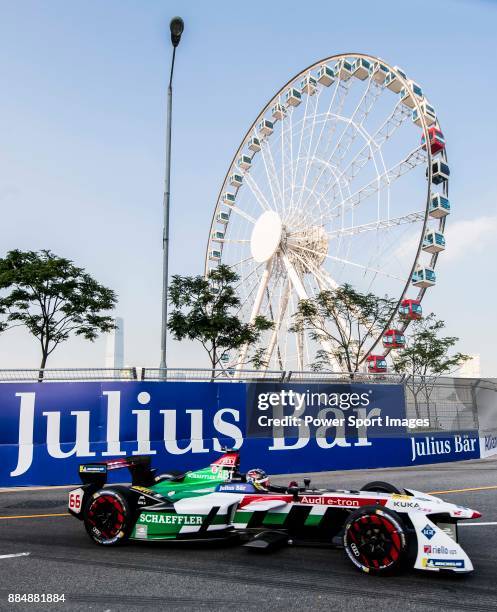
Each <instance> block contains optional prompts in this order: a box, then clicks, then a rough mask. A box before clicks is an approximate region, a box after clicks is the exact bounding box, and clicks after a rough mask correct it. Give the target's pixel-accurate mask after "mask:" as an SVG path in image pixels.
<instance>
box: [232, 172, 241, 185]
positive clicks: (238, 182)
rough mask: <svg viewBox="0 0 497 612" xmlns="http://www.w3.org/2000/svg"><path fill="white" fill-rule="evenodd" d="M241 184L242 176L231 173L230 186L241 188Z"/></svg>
mask: <svg viewBox="0 0 497 612" xmlns="http://www.w3.org/2000/svg"><path fill="white" fill-rule="evenodd" d="M242 183H243V176H242V175H241V174H236V172H235V173H233V174H232V175H231V176H230V185H233V187H241V185H242Z"/></svg>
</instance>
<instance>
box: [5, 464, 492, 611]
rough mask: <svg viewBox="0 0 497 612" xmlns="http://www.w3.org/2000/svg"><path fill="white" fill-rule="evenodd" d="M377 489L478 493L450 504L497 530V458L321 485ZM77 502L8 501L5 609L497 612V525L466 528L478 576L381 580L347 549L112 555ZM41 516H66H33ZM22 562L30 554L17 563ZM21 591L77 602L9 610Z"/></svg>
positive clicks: (152, 548)
mask: <svg viewBox="0 0 497 612" xmlns="http://www.w3.org/2000/svg"><path fill="white" fill-rule="evenodd" d="M289 479H290V478H289V477H288V476H287V477H281V476H279V477H275V478H274V479H273V481H274V482H287V481H288V480H289ZM371 480H387V481H389V482H392V483H393V484H397V485H398V486H406V487H412V488H415V489H418V490H421V491H427V492H432V491H448V490H459V489H468V488H472V489H478V490H474V491H458V492H453V493H443V494H441V497H443V498H444V499H447V500H450V501H454V502H455V503H458V504H460V505H467V506H469V507H472V508H474V509H476V510H479V511H480V512H481V513H482V518H481V519H478V521H472V523H477V522H480V523H481V522H495V523H497V503H496V500H497V458H496V459H492V460H485V461H470V462H465V463H453V464H443V465H438V466H425V467H418V468H405V469H404V468H403V469H388V470H369V471H354V472H333V473H325V474H323V473H320V474H315V475H313V480H312V482H313V484H314V485H329V486H332V487H336V488H355V487H359V486H361V485H364V484H365V483H366V482H368V481H371ZM484 487H490V488H484ZM66 498H67V489H62V488H52V489H43V490H30V491H27V490H21V491H19V490H16V491H14V492H12V491H9V492H5V491H0V610H2V611H3V610H9V611H10V610H12V611H15V610H44V611H45V610H50V611H52V610H60V611H63V610H98V611H101V612H104V611H112V612H120V611H123V612H124V611H126V612H132V611H134V610H136V611H140V612H143V610H189V611H190V610H204V609H205V610H226V611H227V610H230V611H231V612H232V611H233V609H234V608H236V609H238V610H241V611H245V610H260V611H264V610H269V609H271V610H293V609H295V610H300V609H303V610H325V609H334V610H361V611H364V610H383V609H387V610H395V609H399V610H419V611H423V612H427V611H431V610H437V611H439V610H441V609H442V610H454V611H457V610H474V611H478V610H492V609H493V610H495V609H497V524H494V525H479V526H471V527H469V526H467V527H461V529H460V531H459V533H460V539H461V543H462V545H463V547H464V548H465V550H466V551H467V552H468V554H469V556H470V557H471V559H472V560H473V564H474V566H475V571H474V572H473V574H471V575H468V576H451V575H436V574H432V573H426V574H425V573H423V572H414V571H410V572H407V573H405V574H403V575H401V576H398V577H393V578H375V577H371V576H367V575H364V574H361V573H359V572H358V571H357V570H355V569H354V568H353V567H352V565H351V564H350V562H349V561H348V559H347V558H346V557H345V554H344V552H343V551H341V550H330V549H326V548H303V547H295V548H285V549H282V550H280V551H278V552H276V553H273V554H271V555H255V554H254V553H250V552H249V551H248V550H246V549H244V548H240V547H237V546H229V547H226V546H216V547H213V546H199V545H193V546H192V545H188V546H185V545H162V544H153V545H150V544H148V545H147V544H135V543H133V544H129V545H127V546H124V547H121V548H116V549H106V548H100V547H97V546H95V545H94V544H93V543H92V542H91V541H90V539H89V538H88V536H87V535H86V533H85V531H84V528H83V526H82V524H81V523H79V521H76V520H74V519H73V518H71V517H69V516H68V515H67V516H66V514H65V504H66ZM41 514H46V515H56V516H44V517H41V516H38V517H32V516H31V515H41ZM59 514H62V516H57V515H59ZM5 517H8V518H5ZM15 517H18V518H15ZM21 517H29V518H21ZM19 553H29V555H24V556H18V557H11V556H6V555H14V554H19ZM9 593H39V594H42V593H45V594H47V593H57V594H62V593H63V594H64V595H65V599H66V601H65V603H52V604H46V605H43V604H35V603H31V604H15V603H8V594H9Z"/></svg>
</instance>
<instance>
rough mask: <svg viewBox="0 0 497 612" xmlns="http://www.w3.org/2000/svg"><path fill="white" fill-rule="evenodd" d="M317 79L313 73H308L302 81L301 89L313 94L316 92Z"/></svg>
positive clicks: (303, 91) (310, 94)
mask: <svg viewBox="0 0 497 612" xmlns="http://www.w3.org/2000/svg"><path fill="white" fill-rule="evenodd" d="M316 89H317V81H316V79H315V78H314V77H313V76H312V75H311V74H308V75H307V76H306V77H305V78H304V79H302V81H300V91H301V92H302V93H306V94H308V95H309V96H313V95H314V94H315V93H316Z"/></svg>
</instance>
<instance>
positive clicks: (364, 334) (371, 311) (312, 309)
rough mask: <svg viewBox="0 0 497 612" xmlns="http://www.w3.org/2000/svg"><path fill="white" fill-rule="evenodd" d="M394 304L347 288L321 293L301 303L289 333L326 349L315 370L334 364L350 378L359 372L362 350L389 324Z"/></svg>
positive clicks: (387, 299) (318, 359)
mask: <svg viewBox="0 0 497 612" xmlns="http://www.w3.org/2000/svg"><path fill="white" fill-rule="evenodd" d="M395 304H396V302H395V300H391V299H389V298H388V297H384V298H381V297H378V296H377V295H374V294H373V293H361V292H359V291H356V290H355V289H354V288H353V287H351V286H350V285H347V284H345V285H342V286H340V287H337V288H336V289H328V290H324V291H321V292H320V293H319V294H318V295H317V296H316V297H315V298H313V299H308V300H301V301H300V302H299V305H298V308H297V312H296V314H295V323H294V325H293V327H292V328H291V331H294V332H296V333H303V332H304V331H307V332H308V333H309V335H310V337H311V338H312V339H313V340H314V341H316V342H320V343H321V344H325V345H328V347H329V348H328V349H325V348H323V349H320V350H319V351H318V352H317V354H316V358H317V359H316V361H315V362H314V363H313V364H312V368H313V369H315V370H322V369H324V368H326V367H328V368H329V367H330V366H331V364H332V363H338V364H339V366H340V368H341V369H343V370H346V371H347V372H349V374H350V375H351V376H353V375H354V373H355V372H357V371H358V370H359V367H360V365H361V363H362V360H363V359H364V357H365V354H366V349H367V348H368V345H369V344H370V342H369V341H370V340H372V339H373V338H374V337H375V336H377V335H378V334H379V333H380V332H381V331H382V330H383V328H384V327H385V325H386V324H387V322H388V321H389V319H390V317H391V315H392V312H393V310H394V308H395Z"/></svg>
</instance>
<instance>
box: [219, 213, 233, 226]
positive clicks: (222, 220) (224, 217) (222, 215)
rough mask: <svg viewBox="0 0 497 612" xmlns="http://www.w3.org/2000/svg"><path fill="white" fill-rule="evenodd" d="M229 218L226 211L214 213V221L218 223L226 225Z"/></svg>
mask: <svg viewBox="0 0 497 612" xmlns="http://www.w3.org/2000/svg"><path fill="white" fill-rule="evenodd" d="M229 220H230V214H229V213H228V212H224V211H221V212H218V213H217V215H216V221H217V222H218V223H222V224H223V225H226V224H227V223H229Z"/></svg>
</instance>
